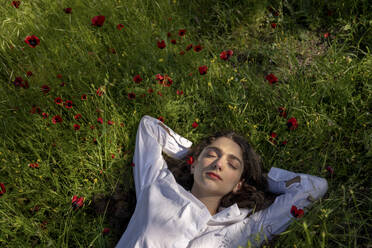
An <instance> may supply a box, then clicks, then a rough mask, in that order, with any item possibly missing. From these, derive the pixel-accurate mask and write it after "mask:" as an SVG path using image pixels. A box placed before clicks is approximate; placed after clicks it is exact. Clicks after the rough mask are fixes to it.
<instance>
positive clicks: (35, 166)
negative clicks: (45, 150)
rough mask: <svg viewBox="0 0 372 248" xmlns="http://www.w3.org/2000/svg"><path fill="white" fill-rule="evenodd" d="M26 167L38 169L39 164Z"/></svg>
mask: <svg viewBox="0 0 372 248" xmlns="http://www.w3.org/2000/svg"><path fill="white" fill-rule="evenodd" d="M28 167H31V168H39V164H37V163H32V164H28Z"/></svg>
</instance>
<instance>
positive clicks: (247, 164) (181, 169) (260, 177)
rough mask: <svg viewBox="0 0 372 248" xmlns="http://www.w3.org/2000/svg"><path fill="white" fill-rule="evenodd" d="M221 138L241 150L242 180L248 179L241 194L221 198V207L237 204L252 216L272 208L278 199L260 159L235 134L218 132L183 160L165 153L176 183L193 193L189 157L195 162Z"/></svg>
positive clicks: (246, 142)
mask: <svg viewBox="0 0 372 248" xmlns="http://www.w3.org/2000/svg"><path fill="white" fill-rule="evenodd" d="M220 137H226V138H229V139H231V140H232V141H234V142H236V143H237V144H238V145H239V146H240V148H241V149H242V151H243V163H244V170H243V173H242V175H241V178H240V180H242V179H245V180H244V183H243V185H242V187H241V188H240V190H239V191H237V192H236V193H234V192H233V191H231V192H230V193H228V194H226V195H225V196H224V197H222V199H221V202H220V206H222V207H225V208H227V207H229V206H231V205H233V204H235V203H237V205H238V207H239V208H249V209H253V211H252V212H251V214H252V213H254V212H257V211H260V210H262V209H265V208H267V207H268V206H270V205H271V204H272V203H273V202H274V200H275V197H276V196H277V195H276V194H274V193H271V192H269V191H268V183H267V178H266V176H265V175H264V174H263V167H262V160H261V157H260V156H259V155H258V154H257V153H256V152H255V151H254V149H253V148H252V146H251V145H250V144H249V142H248V141H247V140H246V139H245V138H244V137H243V136H242V135H240V134H238V133H237V132H235V131H232V130H222V131H218V132H216V133H215V134H213V135H211V136H208V137H206V138H203V139H202V140H201V141H200V142H199V143H198V144H197V145H196V146H192V147H191V148H190V149H189V151H188V152H187V154H186V155H185V156H184V157H183V158H181V159H176V158H172V157H169V156H167V154H164V153H163V155H164V156H163V157H164V159H165V161H166V162H167V165H168V169H169V170H170V171H171V172H172V173H173V175H174V177H175V179H176V181H177V183H178V184H180V185H181V186H182V187H184V188H185V189H186V190H190V191H191V188H192V186H193V184H194V175H193V174H191V172H190V166H191V165H190V164H189V163H188V161H189V159H190V157H192V158H193V159H194V161H195V160H196V159H197V158H198V157H199V155H200V153H201V152H202V151H203V149H204V148H205V147H206V146H208V145H210V144H211V143H212V142H214V141H215V140H216V139H218V138H220ZM220 206H219V207H220Z"/></svg>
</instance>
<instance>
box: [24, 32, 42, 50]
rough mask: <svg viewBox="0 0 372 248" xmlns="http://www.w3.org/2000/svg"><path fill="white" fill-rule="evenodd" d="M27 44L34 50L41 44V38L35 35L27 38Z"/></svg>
mask: <svg viewBox="0 0 372 248" xmlns="http://www.w3.org/2000/svg"><path fill="white" fill-rule="evenodd" d="M25 42H26V43H27V44H28V45H29V46H30V47H32V48H35V47H36V46H37V45H39V44H40V40H39V38H37V37H36V36H35V35H31V36H27V37H26V39H25Z"/></svg>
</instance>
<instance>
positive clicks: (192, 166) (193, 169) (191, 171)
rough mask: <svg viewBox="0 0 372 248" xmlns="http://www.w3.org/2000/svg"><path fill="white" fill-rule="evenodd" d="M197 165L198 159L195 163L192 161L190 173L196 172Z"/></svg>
mask: <svg viewBox="0 0 372 248" xmlns="http://www.w3.org/2000/svg"><path fill="white" fill-rule="evenodd" d="M195 166H196V161H195V162H194V163H192V165H191V168H190V173H191V174H194V171H195Z"/></svg>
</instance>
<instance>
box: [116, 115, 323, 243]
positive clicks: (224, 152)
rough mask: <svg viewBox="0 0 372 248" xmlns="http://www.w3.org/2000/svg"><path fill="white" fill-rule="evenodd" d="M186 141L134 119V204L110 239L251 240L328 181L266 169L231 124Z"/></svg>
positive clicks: (299, 210) (283, 225) (299, 208)
mask: <svg viewBox="0 0 372 248" xmlns="http://www.w3.org/2000/svg"><path fill="white" fill-rule="evenodd" d="M191 145H192V143H191V141H189V140H187V139H185V138H184V137H182V136H180V135H178V134H177V133H175V132H174V131H173V130H172V129H170V128H168V127H167V126H166V125H164V124H163V123H162V122H161V121H160V120H158V119H155V118H153V117H151V116H148V115H145V116H144V117H143V118H142V119H141V121H140V124H139V128H138V131H137V136H136V146H135V152H134V158H133V163H134V167H133V169H134V171H133V175H134V182H135V189H136V198H137V205H136V209H135V211H134V214H133V216H132V218H131V220H130V222H129V224H128V226H127V229H126V231H125V232H124V234H123V235H122V237H121V239H120V241H119V243H118V244H117V246H116V247H118V248H119V247H130V248H132V247H136V248H161V247H162V248H163V247H174V248H182V247H192V248H196V247H200V248H209V247H211V248H212V247H213V248H217V247H231V248H236V247H238V246H242V247H246V246H247V245H248V243H250V244H251V246H252V247H257V246H260V245H261V244H262V243H263V242H264V241H265V240H266V242H267V241H269V240H271V239H272V238H273V237H274V235H277V234H280V233H281V232H283V231H284V230H286V229H287V227H288V226H289V225H290V223H291V221H293V220H294V219H295V218H299V217H301V216H303V215H304V213H305V212H304V211H305V207H309V206H310V205H311V204H312V203H313V202H314V201H316V200H318V199H319V198H321V197H323V195H324V194H325V193H326V191H327V189H328V184H327V181H326V180H325V179H323V178H320V177H316V176H312V175H307V174H302V173H294V172H291V171H287V170H283V169H279V168H275V167H272V168H271V169H270V171H269V173H268V175H267V176H266V175H265V174H263V171H262V165H261V161H260V157H259V156H258V155H257V154H256V153H255V151H254V150H253V149H252V147H251V146H250V145H249V143H248V142H247V141H246V139H245V138H243V137H242V136H239V135H237V134H236V133H235V132H218V133H216V134H215V135H213V136H211V137H208V138H206V139H204V140H203V141H202V142H200V143H199V144H198V145H197V146H195V147H193V148H191ZM162 152H164V153H165V154H166V155H167V156H169V157H170V159H169V158H168V159H167V161H169V162H166V161H165V159H164V158H163V155H162ZM194 158H196V160H194ZM177 161H178V162H177Z"/></svg>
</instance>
